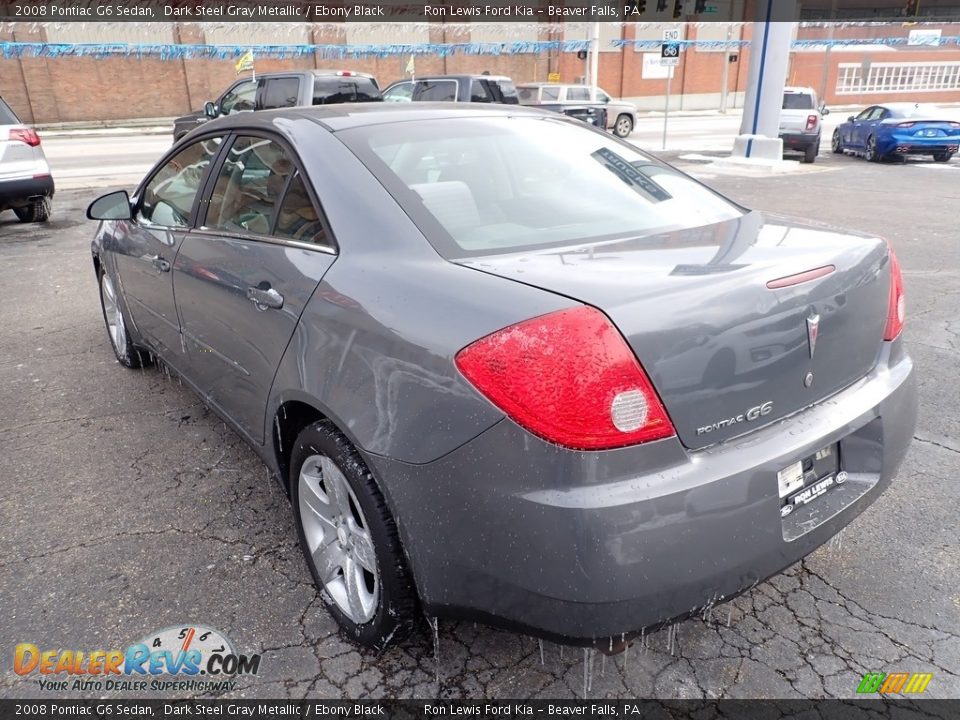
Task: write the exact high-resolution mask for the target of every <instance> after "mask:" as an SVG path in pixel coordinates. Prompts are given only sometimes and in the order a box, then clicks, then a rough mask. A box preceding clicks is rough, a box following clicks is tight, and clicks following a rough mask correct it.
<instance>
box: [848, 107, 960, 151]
mask: <svg viewBox="0 0 960 720" xmlns="http://www.w3.org/2000/svg"><path fill="white" fill-rule="evenodd" d="M958 147H960V119H950V118H948V117H946V113H945V112H944V111H943V110H942V109H940V108H938V107H936V106H934V105H922V104H920V103H888V104H886V105H871V106H870V107H868V108H867V109H866V110H864V111H863V112H861V113H860V114H859V115H857V116H853V115H851V116H850V117H849V118H847V122H845V123H843V124H842V125H840V126H839V127H837V129H836V130H834V131H833V142H832V143H831V148H832V149H833V152H835V153H844V152H853V153H857V154H859V155H863V156H864V157H865V158H866V159H867V160H869V161H871V162H879V161H880V160H882V159H883V158H885V157H891V156H893V155H932V156H933V159H934V160H936V161H937V162H947V161H949V160H950V158H952V157H953V155H954V153H955V152H957V149H958Z"/></svg>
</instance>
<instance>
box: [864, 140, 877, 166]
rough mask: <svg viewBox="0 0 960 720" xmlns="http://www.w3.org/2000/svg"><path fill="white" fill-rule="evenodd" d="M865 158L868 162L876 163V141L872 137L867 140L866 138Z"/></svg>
mask: <svg viewBox="0 0 960 720" xmlns="http://www.w3.org/2000/svg"><path fill="white" fill-rule="evenodd" d="M866 158H867V160H869V161H870V162H876V161H877V139H876V138H875V137H873V136H872V135H871V136H870V137H869V138H867V152H866Z"/></svg>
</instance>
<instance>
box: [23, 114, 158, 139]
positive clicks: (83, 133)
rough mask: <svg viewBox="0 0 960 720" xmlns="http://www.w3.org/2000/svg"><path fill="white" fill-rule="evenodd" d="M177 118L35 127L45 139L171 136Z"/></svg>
mask: <svg viewBox="0 0 960 720" xmlns="http://www.w3.org/2000/svg"><path fill="white" fill-rule="evenodd" d="M174 120H175V118H172V117H169V118H166V117H163V118H130V119H127V120H81V121H76V122H62V123H41V124H39V125H34V126H33V127H34V128H35V129H36V130H37V132H39V133H41V134H42V136H43V137H44V138H71V137H88V136H91V135H92V136H97V135H108V136H111V137H119V136H124V135H169V134H171V133H172V132H173V121H174Z"/></svg>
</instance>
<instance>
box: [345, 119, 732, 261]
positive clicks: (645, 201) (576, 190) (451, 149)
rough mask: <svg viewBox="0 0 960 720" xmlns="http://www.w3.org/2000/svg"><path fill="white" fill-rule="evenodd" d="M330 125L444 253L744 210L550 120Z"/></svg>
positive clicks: (717, 217) (653, 226)
mask: <svg viewBox="0 0 960 720" xmlns="http://www.w3.org/2000/svg"><path fill="white" fill-rule="evenodd" d="M338 134H339V136H340V137H341V138H342V139H343V140H344V142H346V143H347V145H348V146H350V148H351V149H352V150H353V151H354V153H356V154H357V155H358V156H359V157H360V159H361V160H362V161H363V162H364V163H365V164H366V165H367V167H369V168H370V170H371V171H372V172H373V173H374V175H376V176H377V178H378V179H379V180H380V182H381V183H383V185H384V186H385V187H386V188H387V189H388V190H389V191H390V193H391V194H392V195H393V196H394V198H395V199H396V200H397V202H398V203H400V205H401V206H402V207H403V208H404V210H405V211H406V212H407V214H408V215H410V217H411V218H413V220H414V222H416V223H417V225H418V226H419V227H420V229H421V231H422V232H423V233H424V234H425V235H426V236H427V238H428V239H429V240H430V242H431V243H432V244H433V245H434V246H435V247H436V248H437V251H438V252H440V253H441V254H442V255H444V256H446V257H464V256H476V255H488V254H495V253H502V252H507V251H514V250H517V251H519V250H526V249H532V248H538V247H548V246H550V247H556V246H563V245H567V244H570V245H574V244H582V243H583V242H585V241H600V240H608V239H610V240H613V239H622V238H628V237H636V236H640V235H647V234H652V233H656V232H662V231H668V230H679V229H684V228H692V227H700V226H703V225H709V224H712V223H716V222H720V221H723V220H728V219H731V218H734V217H738V216H739V215H741V214H742V212H743V211H742V210H741V209H740V208H739V207H738V206H736V205H734V204H733V203H731V202H729V201H728V200H725V199H724V198H722V197H721V196H719V195H717V194H716V193H714V192H713V191H711V190H709V189H708V188H706V187H704V186H703V185H701V184H700V183H698V182H696V181H695V180H693V179H691V178H689V177H687V176H686V175H683V174H682V173H680V172H678V171H676V170H673V169H672V168H670V167H668V166H666V165H663V164H661V163H660V162H658V161H656V160H653V159H652V158H650V157H649V156H647V155H644V154H643V153H642V152H640V151H639V150H637V149H635V148H633V147H632V146H630V145H626V144H624V143H620V142H618V141H615V140H613V139H612V138H610V137H609V136H607V135H604V134H601V133H597V132H594V131H592V130H590V129H588V128H586V127H585V126H580V124H579V123H577V124H574V123H571V122H569V121H565V120H562V119H559V118H558V119H556V120H555V119H552V118H528V117H513V118H506V117H496V118H476V117H471V118H457V119H451V118H446V119H442V120H427V121H422V122H404V123H393V124H385V125H372V126H367V127H358V128H352V129H350V130H345V131H342V132H340V133H338Z"/></svg>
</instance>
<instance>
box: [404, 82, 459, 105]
mask: <svg viewBox="0 0 960 720" xmlns="http://www.w3.org/2000/svg"><path fill="white" fill-rule="evenodd" d="M413 99H414V100H417V101H419V102H455V101H456V99H457V81H456V80H417V82H416V83H415V87H414V90H413Z"/></svg>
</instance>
